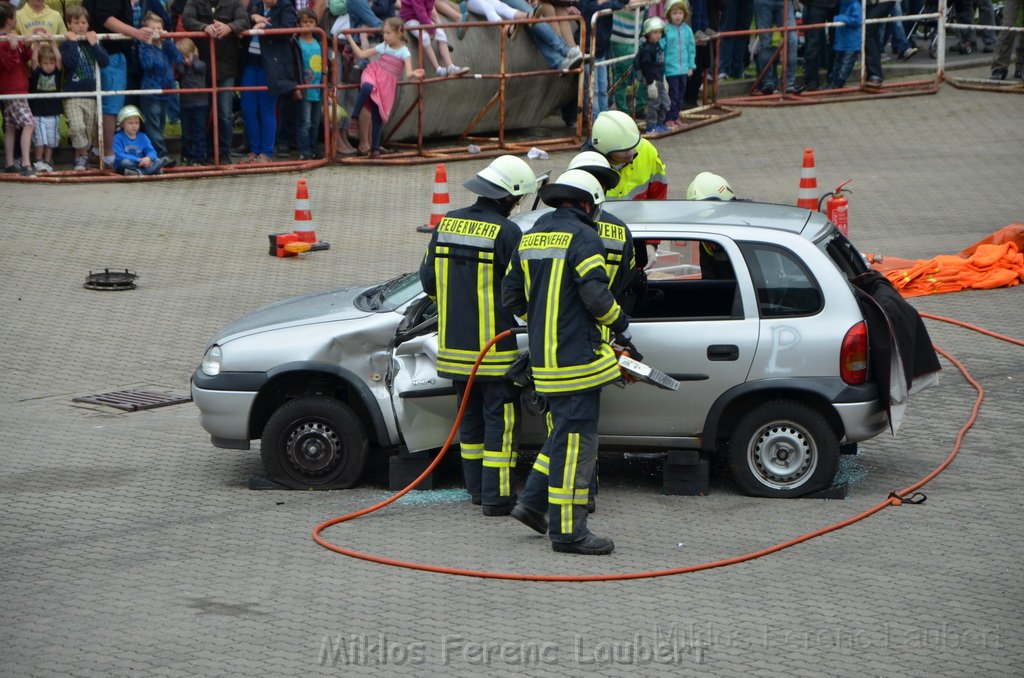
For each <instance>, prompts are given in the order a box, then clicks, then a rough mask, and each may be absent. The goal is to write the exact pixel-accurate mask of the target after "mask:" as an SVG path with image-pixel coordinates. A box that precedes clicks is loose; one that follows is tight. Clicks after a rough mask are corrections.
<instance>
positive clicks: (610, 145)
mask: <svg viewBox="0 0 1024 678" xmlns="http://www.w3.org/2000/svg"><path fill="white" fill-rule="evenodd" d="M590 143H591V144H593V146H594V148H596V149H597V151H598V153H601V154H602V155H604V156H609V155H611V154H612V153H615V152H617V151H629V150H632V149H634V148H636V147H637V145H638V144H639V143H640V129H639V128H638V127H637V126H636V123H635V122H633V118H631V117H629V116H628V115H626V114H625V113H623V112H622V111H603V112H602V113H601V114H599V115H598V116H597V119H596V120H594V125H593V126H592V127H591V128H590Z"/></svg>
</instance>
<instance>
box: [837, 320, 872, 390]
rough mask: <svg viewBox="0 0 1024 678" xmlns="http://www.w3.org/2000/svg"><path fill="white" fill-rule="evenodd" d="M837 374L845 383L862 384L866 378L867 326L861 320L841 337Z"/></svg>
mask: <svg viewBox="0 0 1024 678" xmlns="http://www.w3.org/2000/svg"><path fill="white" fill-rule="evenodd" d="M839 375H840V376H841V377H842V378H843V381H845V382H846V383H847V384H863V383H864V382H865V381H867V378H868V326H867V323H865V322H864V321H863V320H862V321H860V322H859V323H857V324H856V325H854V326H853V327H851V328H850V330H849V331H848V332H847V333H846V336H845V337H843V348H842V350H840V351H839Z"/></svg>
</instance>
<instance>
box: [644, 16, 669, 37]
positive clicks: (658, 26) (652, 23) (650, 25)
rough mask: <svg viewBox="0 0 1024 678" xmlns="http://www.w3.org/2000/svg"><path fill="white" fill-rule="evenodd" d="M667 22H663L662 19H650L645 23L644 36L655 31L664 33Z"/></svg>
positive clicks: (653, 17)
mask: <svg viewBox="0 0 1024 678" xmlns="http://www.w3.org/2000/svg"><path fill="white" fill-rule="evenodd" d="M664 30H665V22H664V21H662V20H661V17H656V16H652V17H651V18H650V19H647V20H646V21H644V35H647V34H648V33H653V32H654V31H664Z"/></svg>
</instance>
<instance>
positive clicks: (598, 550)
mask: <svg viewBox="0 0 1024 678" xmlns="http://www.w3.org/2000/svg"><path fill="white" fill-rule="evenodd" d="M551 548H552V550H554V551H558V552H559V553H579V554H580V555H584V556H606V555H608V554H609V553H611V552H612V551H614V550H615V542H613V541H612V540H611V539H606V538H605V537H598V536H597V535H596V534H588V535H587V536H586V538H585V539H583V540H582V541H553V542H551Z"/></svg>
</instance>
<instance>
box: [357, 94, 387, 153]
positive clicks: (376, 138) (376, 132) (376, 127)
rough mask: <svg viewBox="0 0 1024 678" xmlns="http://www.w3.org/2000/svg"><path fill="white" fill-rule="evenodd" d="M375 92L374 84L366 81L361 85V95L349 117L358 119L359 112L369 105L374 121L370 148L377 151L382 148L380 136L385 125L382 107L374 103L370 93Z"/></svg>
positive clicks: (368, 108)
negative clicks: (381, 113) (381, 115)
mask: <svg viewBox="0 0 1024 678" xmlns="http://www.w3.org/2000/svg"><path fill="white" fill-rule="evenodd" d="M372 92H373V85H371V84H370V83H368V82H364V83H363V84H362V85H360V87H359V96H357V97H356V103H355V106H353V107H352V112H351V113H350V114H349V117H350V118H351V119H352V120H358V119H359V114H360V113H362V112H363V106H366V107H367V110H369V111H370V119H371V120H372V121H373V139H372V141H371V144H370V150H371V151H376V150H378V149H380V136H381V128H382V127H383V126H384V125H383V123H382V121H381V118H380V109H379V108H377V104H375V103H373V99H371V98H370V94H371V93H372Z"/></svg>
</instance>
